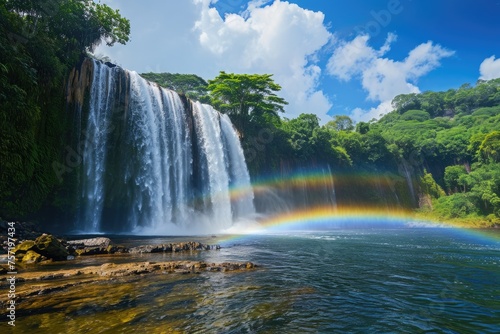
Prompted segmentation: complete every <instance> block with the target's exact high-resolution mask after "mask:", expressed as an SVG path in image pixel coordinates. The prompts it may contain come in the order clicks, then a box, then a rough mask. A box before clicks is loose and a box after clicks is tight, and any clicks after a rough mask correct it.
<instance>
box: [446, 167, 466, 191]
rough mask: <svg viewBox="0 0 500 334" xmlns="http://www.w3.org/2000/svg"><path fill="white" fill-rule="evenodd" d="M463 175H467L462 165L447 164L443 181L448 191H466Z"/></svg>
mask: <svg viewBox="0 0 500 334" xmlns="http://www.w3.org/2000/svg"><path fill="white" fill-rule="evenodd" d="M465 175H467V171H466V170H465V168H464V166H463V165H455V166H448V167H446V168H445V170H444V183H445V184H446V188H448V192H449V193H456V192H458V191H460V190H461V191H462V192H465V191H466V184H465V182H464V176H465Z"/></svg>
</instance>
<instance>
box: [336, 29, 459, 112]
mask: <svg viewBox="0 0 500 334" xmlns="http://www.w3.org/2000/svg"><path fill="white" fill-rule="evenodd" d="M369 39H370V37H369V36H368V35H360V36H357V37H356V38H355V39H353V40H352V41H349V42H346V41H341V42H339V44H338V46H337V47H336V49H335V50H334V52H333V54H332V56H331V57H330V59H329V61H328V64H327V71H328V73H329V74H331V75H333V76H335V77H337V78H339V79H340V80H344V81H348V80H351V79H353V78H360V79H361V84H362V86H363V89H364V90H365V91H366V92H367V93H368V96H367V98H368V100H370V101H375V102H379V103H380V104H379V105H378V106H377V107H375V108H371V109H370V110H362V109H360V108H356V109H354V110H353V111H352V113H351V117H352V118H353V119H354V120H356V121H361V120H363V121H366V120H371V119H372V118H380V115H383V114H385V113H387V112H389V111H391V110H392V108H391V106H390V102H391V100H392V99H393V98H394V97H395V96H396V95H399V94H408V93H418V92H420V90H419V89H418V87H417V86H416V82H417V80H418V79H419V78H420V77H422V76H424V75H426V74H427V73H429V72H430V71H432V70H433V69H435V68H437V67H439V66H440V61H441V59H443V58H445V57H449V56H451V55H453V54H454V51H450V50H447V49H445V48H443V47H442V46H440V45H437V44H434V43H433V42H431V41H429V42H427V43H423V44H420V45H418V46H417V47H416V48H414V49H413V50H411V51H410V52H409V54H408V56H407V57H406V58H405V59H404V60H402V61H396V60H393V59H389V58H387V57H384V56H385V55H386V54H387V52H388V51H389V50H390V49H391V44H392V43H394V42H395V41H396V40H397V36H396V35H394V34H389V35H388V36H387V39H386V41H385V43H384V45H383V46H382V47H381V48H380V49H378V50H376V49H374V48H373V47H371V46H369V45H368V42H369Z"/></svg>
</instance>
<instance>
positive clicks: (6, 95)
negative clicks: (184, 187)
mask: <svg viewBox="0 0 500 334" xmlns="http://www.w3.org/2000/svg"><path fill="white" fill-rule="evenodd" d="M129 33H130V24H129V21H128V20H127V19H125V18H122V17H121V16H120V13H119V12H118V11H115V10H113V9H111V8H110V7H108V6H106V5H103V4H98V3H94V2H93V1H89V0H0V170H1V173H0V217H2V218H4V219H26V218H35V219H36V217H37V215H36V214H39V213H40V210H43V209H44V208H53V207H54V206H62V205H63V204H64V203H62V202H64V201H68V200H69V198H71V196H70V194H69V193H68V192H71V190H69V189H64V187H63V185H62V183H61V180H59V178H58V177H57V173H55V172H54V168H53V164H54V163H55V162H59V161H61V160H62V159H63V156H65V155H66V154H67V153H66V152H65V147H66V146H67V145H68V144H67V142H68V141H67V138H66V134H67V132H68V128H69V126H70V124H68V122H69V118H68V110H67V109H66V96H65V94H66V91H65V87H66V80H67V78H68V75H69V73H70V71H71V69H72V68H73V67H75V66H76V65H77V64H78V63H79V61H81V59H82V57H84V56H85V55H86V53H87V52H89V51H92V50H94V48H95V47H96V46H97V45H99V44H100V43H101V42H102V41H104V42H105V43H107V44H108V45H113V44H114V43H123V44H124V43H126V42H127V41H128V38H129V37H128V36H129Z"/></svg>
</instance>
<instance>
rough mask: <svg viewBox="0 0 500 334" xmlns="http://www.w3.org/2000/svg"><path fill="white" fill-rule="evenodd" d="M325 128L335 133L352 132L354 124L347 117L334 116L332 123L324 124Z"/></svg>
mask: <svg viewBox="0 0 500 334" xmlns="http://www.w3.org/2000/svg"><path fill="white" fill-rule="evenodd" d="M325 126H326V127H327V128H329V129H332V130H335V131H352V130H354V122H353V121H352V119H351V118H350V117H349V116H345V115H335V117H334V118H333V121H330V122H328V123H326V125H325Z"/></svg>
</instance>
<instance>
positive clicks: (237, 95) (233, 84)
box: [207, 71, 288, 134]
mask: <svg viewBox="0 0 500 334" xmlns="http://www.w3.org/2000/svg"><path fill="white" fill-rule="evenodd" d="M271 77H272V74H234V73H226V72H224V71H221V72H220V73H219V75H218V76H217V77H216V78H215V79H213V80H208V87H207V89H208V91H209V93H210V102H211V104H212V105H213V106H215V107H216V108H217V109H218V110H219V111H221V112H224V113H227V114H230V115H234V116H236V117H233V120H234V121H236V122H235V123H236V126H237V127H238V130H239V131H240V133H242V134H243V133H244V128H245V126H246V125H247V123H248V122H249V121H250V116H253V115H255V114H272V115H277V113H278V112H283V111H284V109H283V106H285V105H287V104H288V102H286V101H285V100H284V99H283V98H281V97H279V96H278V95H276V94H275V92H278V91H280V90H281V86H280V85H278V84H277V83H275V82H274V81H273V79H272V78H271Z"/></svg>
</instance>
